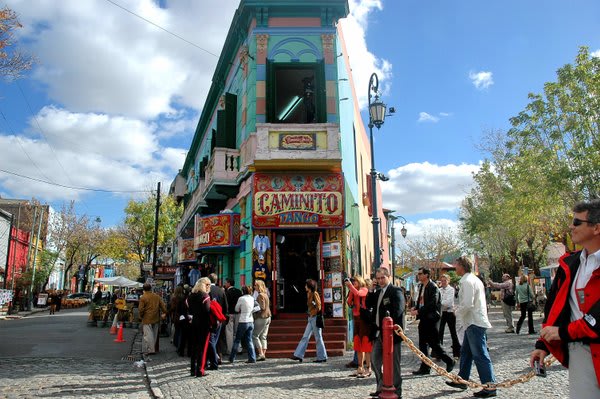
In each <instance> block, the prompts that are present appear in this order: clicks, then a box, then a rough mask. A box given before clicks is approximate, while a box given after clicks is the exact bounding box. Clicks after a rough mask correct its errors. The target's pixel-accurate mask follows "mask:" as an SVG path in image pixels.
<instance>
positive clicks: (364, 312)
mask: <svg viewBox="0 0 600 399" xmlns="http://www.w3.org/2000/svg"><path fill="white" fill-rule="evenodd" d="M360 319H361V320H362V321H364V322H365V323H368V324H371V323H372V322H373V311H372V310H371V309H368V308H362V307H361V308H360Z"/></svg>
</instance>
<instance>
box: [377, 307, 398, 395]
mask: <svg viewBox="0 0 600 399" xmlns="http://www.w3.org/2000/svg"><path fill="white" fill-rule="evenodd" d="M382 334H383V336H382V337H381V338H382V344H383V349H382V352H383V386H382V388H381V393H380V394H379V397H380V398H381V399H398V395H396V388H395V387H394V320H393V319H392V318H391V317H389V316H388V317H384V318H383V328H382Z"/></svg>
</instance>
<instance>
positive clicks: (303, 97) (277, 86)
mask: <svg viewBox="0 0 600 399" xmlns="http://www.w3.org/2000/svg"><path fill="white" fill-rule="evenodd" d="M267 71H268V80H267V87H268V92H267V104H268V107H269V108H268V110H267V120H268V121H269V122H271V123H324V122H325V121H326V118H327V112H326V109H325V104H326V100H325V94H326V93H325V76H324V68H323V63H322V62H320V63H315V64H298V63H285V64H283V63H273V62H269V63H268V65H267Z"/></svg>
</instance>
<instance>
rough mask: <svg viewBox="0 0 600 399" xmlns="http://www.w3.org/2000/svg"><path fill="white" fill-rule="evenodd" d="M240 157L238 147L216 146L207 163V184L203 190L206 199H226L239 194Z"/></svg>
mask: <svg viewBox="0 0 600 399" xmlns="http://www.w3.org/2000/svg"><path fill="white" fill-rule="evenodd" d="M239 158H240V150H238V149H231V148H219V147H216V148H215V149H214V150H213V156H212V158H211V159H210V161H209V162H208V165H206V174H205V179H206V185H205V186H204V189H203V190H202V191H203V192H204V195H203V198H204V200H226V199H229V198H231V197H234V196H235V195H236V194H237V191H238V188H239V187H238V186H239V185H238V181H237V178H238V174H239V173H240V165H239V164H240V159H239ZM199 189H200V187H199ZM197 191H198V190H197Z"/></svg>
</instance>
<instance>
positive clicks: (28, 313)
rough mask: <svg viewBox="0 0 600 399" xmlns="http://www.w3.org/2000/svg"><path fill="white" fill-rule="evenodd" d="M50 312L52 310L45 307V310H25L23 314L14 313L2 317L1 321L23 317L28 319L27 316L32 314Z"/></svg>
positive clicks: (0, 317)
mask: <svg viewBox="0 0 600 399" xmlns="http://www.w3.org/2000/svg"><path fill="white" fill-rule="evenodd" d="M49 310H50V308H48V307H45V308H33V309H31V310H23V311H21V312H17V313H13V314H7V315H2V316H0V320H5V319H21V318H23V317H27V316H30V315H32V314H36V313H42V312H48V311H49Z"/></svg>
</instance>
